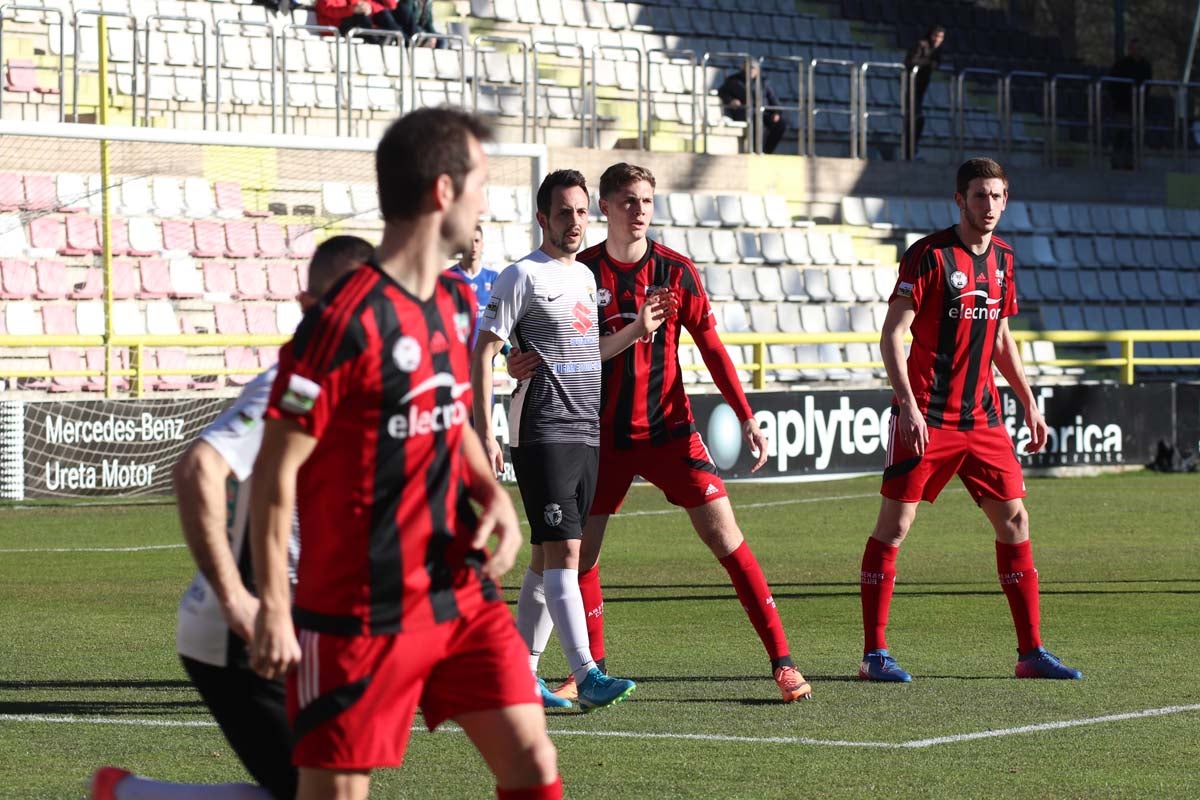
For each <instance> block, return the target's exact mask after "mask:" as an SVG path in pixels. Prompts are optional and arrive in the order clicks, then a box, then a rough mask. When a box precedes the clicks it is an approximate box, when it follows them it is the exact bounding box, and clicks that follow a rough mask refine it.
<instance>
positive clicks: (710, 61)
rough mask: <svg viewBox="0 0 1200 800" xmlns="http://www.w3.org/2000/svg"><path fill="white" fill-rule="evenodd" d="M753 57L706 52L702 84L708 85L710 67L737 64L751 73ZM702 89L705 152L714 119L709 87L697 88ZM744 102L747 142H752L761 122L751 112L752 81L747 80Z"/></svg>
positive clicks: (701, 64) (698, 90)
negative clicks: (710, 117)
mask: <svg viewBox="0 0 1200 800" xmlns="http://www.w3.org/2000/svg"><path fill="white" fill-rule="evenodd" d="M753 59H754V57H753V56H751V55H750V54H749V53H745V52H727V51H717V52H715V53H705V54H704V56H703V57H702V58H701V59H700V81H701V85H702V86H708V70H709V68H710V67H711V68H713V69H718V68H723V69H729V67H731V66H734V65H736V66H738V67H740V68H741V69H742V74H743V75H749V74H750V62H751V61H752V60H753ZM714 62H716V63H714ZM718 65H723V66H721V67H718ZM701 91H702V92H703V99H701V101H700V103H701V107H700V113H701V115H702V117H701V120H702V124H701V127H700V135H701V146H702V147H703V150H704V152H705V153H707V152H708V129H709V128H710V127H712V125H713V121H712V120H711V119H709V112H710V107H709V103H708V91H707V89H704V90H701V89H699V88H698V89H697V92H701ZM742 102H743V105H744V107H745V108H746V134H747V142H748V143H752V142H754V141H755V134H754V129H755V128H756V127H757V126H758V125H759V124H760V122H761V121H760V120H757V119H755V118H754V115H753V114H751V113H750V109H752V108H754V105H755V103H754V87H753V86H752V85H751V83H750V81H746V98H745V100H743V101H742ZM721 115H722V117H724V116H725V109H724V107H722V108H721ZM731 119H732V118H731ZM747 147H748V148H751V149H752V148H753V145H752V144H747Z"/></svg>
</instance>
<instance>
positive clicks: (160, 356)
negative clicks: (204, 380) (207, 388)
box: [146, 347, 194, 392]
mask: <svg viewBox="0 0 1200 800" xmlns="http://www.w3.org/2000/svg"><path fill="white" fill-rule="evenodd" d="M146 357H147V359H148V360H149V361H150V364H149V370H150V371H153V373H154V374H153V375H152V377H151V378H150V381H149V384H150V387H151V388H152V389H154V390H155V391H158V392H164V391H178V390H182V389H191V388H193V386H194V381H193V380H192V377H191V375H164V374H162V373H160V372H158V370H172V371H177V370H186V369H187V351H186V350H185V349H183V348H182V347H159V348H156V349H154V350H152V351H150V352H148V353H147V356H146Z"/></svg>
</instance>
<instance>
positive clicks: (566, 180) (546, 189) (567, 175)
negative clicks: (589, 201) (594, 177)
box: [537, 169, 588, 215]
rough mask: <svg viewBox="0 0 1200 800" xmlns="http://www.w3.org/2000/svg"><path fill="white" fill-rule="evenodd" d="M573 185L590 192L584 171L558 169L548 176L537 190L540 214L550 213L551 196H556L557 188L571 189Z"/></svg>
mask: <svg viewBox="0 0 1200 800" xmlns="http://www.w3.org/2000/svg"><path fill="white" fill-rule="evenodd" d="M572 186H578V187H579V188H580V189H583V193H584V194H587V193H588V188H587V178H585V177H583V173H582V172H579V171H578V170H573V169H556V170H554V172H551V173H550V174H549V175H547V176H546V179H545V180H543V181H542V185H541V186H539V187H538V191H537V210H538V213H539V214H546V215H549V214H550V198H551V197H553V196H554V190H555V189H559V188H562V189H570V188H571V187H572Z"/></svg>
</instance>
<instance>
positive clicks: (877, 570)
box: [858, 537, 900, 653]
mask: <svg viewBox="0 0 1200 800" xmlns="http://www.w3.org/2000/svg"><path fill="white" fill-rule="evenodd" d="M899 552H900V548H899V547H892V546H891V545H890V544H884V543H883V542H881V541H879V540H878V539H876V538H874V537H871V538H869V539H867V549H866V550H865V551H864V552H863V558H862V572H860V573H859V578H858V592H859V597H860V598H861V600H862V617H863V652H864V653H869V652H871V651H872V650H886V649H887V624H888V609H889V608H891V605H892V589H894V588H895V586H896V555H897V554H898V553H899Z"/></svg>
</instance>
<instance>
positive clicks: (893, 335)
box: [879, 327, 917, 407]
mask: <svg viewBox="0 0 1200 800" xmlns="http://www.w3.org/2000/svg"><path fill="white" fill-rule="evenodd" d="M879 353H880V356H881V357H882V358H883V368H884V369H885V370H886V371H887V376H888V381H889V382H890V383H891V384H892V391H893V392H895V393H896V399H897V400H898V401H899V403H900V405H902V406H914V407H915V406H916V404H917V398H916V395H914V394H913V390H912V384H911V383H910V382H909V380H908V363H907V360H906V359H905V358H904V331H902V330H900V329H899V328H887V327H885V328H884V331H883V334H882V335H881V336H880V337H879Z"/></svg>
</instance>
